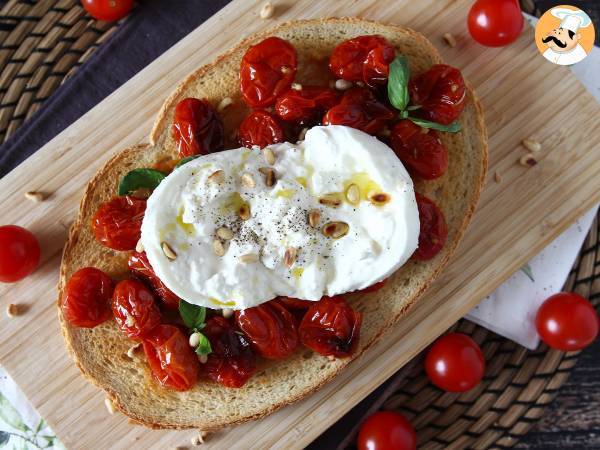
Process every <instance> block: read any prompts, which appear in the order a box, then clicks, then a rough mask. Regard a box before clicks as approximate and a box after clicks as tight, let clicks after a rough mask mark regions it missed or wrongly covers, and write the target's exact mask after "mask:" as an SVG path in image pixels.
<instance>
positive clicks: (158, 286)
mask: <svg viewBox="0 0 600 450" xmlns="http://www.w3.org/2000/svg"><path fill="white" fill-rule="evenodd" d="M127 264H128V265H129V270H130V272H131V274H132V275H133V276H135V277H137V278H139V279H141V280H143V281H145V282H146V283H148V285H150V286H151V287H152V289H153V291H154V293H155V294H156V295H157V296H158V297H159V298H160V299H161V300H162V301H163V303H164V304H165V306H166V307H167V308H169V309H177V308H179V297H177V295H175V294H174V293H173V292H171V291H170V290H169V288H168V287H166V286H165V284H164V283H163V282H162V281H161V280H160V278H158V276H157V275H156V274H155V273H154V269H153V268H152V266H151V265H150V261H148V257H147V256H146V253H145V252H142V253H138V252H133V253H132V254H131V256H130V257H129V260H128V261H127Z"/></svg>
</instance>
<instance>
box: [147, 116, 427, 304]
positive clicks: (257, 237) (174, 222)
mask: <svg viewBox="0 0 600 450" xmlns="http://www.w3.org/2000/svg"><path fill="white" fill-rule="evenodd" d="M269 148H270V149H271V150H272V151H273V153H274V154H275V157H276V161H275V164H274V165H273V166H269V165H268V164H267V163H266V162H265V158H264V156H263V154H262V152H261V151H260V150H258V149H252V150H249V149H244V148H242V149H235V150H227V151H223V152H219V153H213V154H210V155H206V156H202V157H199V158H197V159H195V160H193V161H191V162H189V163H187V164H185V165H183V166H181V167H179V168H177V169H175V170H174V171H173V173H171V174H170V175H169V176H168V177H167V178H166V179H165V180H163V182H162V183H161V184H160V185H159V186H158V187H157V188H156V189H155V191H154V192H153V194H152V196H151V197H150V198H149V199H148V205H147V209H146V214H145V217H144V221H143V224H142V244H143V246H144V249H145V251H146V253H147V255H148V259H149V261H150V264H152V267H153V268H154V270H155V272H156V274H157V275H158V276H159V278H160V279H161V280H162V281H163V282H164V283H165V285H166V286H167V287H168V288H169V289H171V290H172V291H173V292H174V293H175V294H177V295H178V296H180V297H181V298H182V299H184V300H185V301H187V302H189V303H194V304H197V305H202V306H206V307H209V308H223V307H226V308H232V309H244V308H249V307H252V306H256V305H259V304H261V303H263V302H266V301H268V300H271V299H273V298H274V297H276V296H278V295H282V296H289V297H295V298H300V299H307V300H319V299H320V298H321V297H322V296H323V295H336V294H341V293H345V292H349V291H354V290H357V289H362V288H365V287H367V286H370V285H372V284H374V283H376V282H378V281H381V280H382V279H384V278H386V277H388V276H390V275H391V274H392V273H393V272H394V271H395V270H397V269H398V268H399V267H400V266H401V265H402V264H404V263H405V262H406V261H407V260H408V258H409V257H410V256H411V255H412V253H413V252H414V250H415V249H416V248H417V242H418V236H419V215H418V210H417V204H416V200H415V194H414V189H413V183H412V180H411V179H410V177H409V175H408V173H407V172H406V170H405V168H404V167H403V165H402V163H401V162H400V161H399V160H398V158H397V157H396V155H395V154H394V152H393V151H392V150H391V149H390V148H389V147H388V146H387V145H385V144H384V143H382V142H381V141H379V140H377V139H376V138H374V137H372V136H369V135H368V134H366V133H363V132H361V131H358V130H355V129H353V128H348V127H344V126H327V127H315V128H312V129H311V130H309V131H308V132H307V134H306V139H305V140H304V141H301V142H298V143H297V144H290V143H283V144H277V145H271V146H270V147H269ZM264 167H271V168H272V169H274V171H275V174H276V181H275V184H274V185H273V186H267V185H266V183H265V178H266V177H265V175H264V173H262V172H261V171H260V170H259V169H261V168H264ZM217 171H222V172H218V173H217V174H216V175H213V174H215V172H217ZM263 172H264V170H263ZM244 174H248V175H249V176H250V177H251V178H252V180H253V181H254V186H252V182H248V181H249V179H248V176H246V177H245V178H246V183H243V182H242V175H244ZM211 175H212V177H211ZM221 175H222V179H221V180H219V177H220V176H221ZM209 177H211V178H210V179H209ZM211 180H212V181H211ZM215 181H221V182H220V183H218V182H215ZM248 185H250V186H248ZM351 185H355V186H356V188H354V187H353V188H352V189H353V190H354V192H356V189H357V188H358V192H360V194H361V199H360V202H359V203H358V204H352V203H351V202H350V201H348V200H347V198H346V197H347V196H346V192H347V190H348V187H349V186H351ZM370 192H381V193H385V194H387V195H388V196H390V200H389V201H388V202H387V203H385V204H384V205H375V204H373V203H372V202H371V201H370V200H369V198H368V196H369V195H368V194H369V193H370ZM331 193H335V195H337V197H338V198H340V199H342V202H341V205H340V206H339V207H332V206H327V205H324V204H321V203H320V201H319V200H320V199H321V198H323V195H325V194H331ZM350 198H352V197H351V196H350ZM242 206H243V207H248V208H249V211H250V218H249V219H247V220H242V219H241V218H240V216H239V209H240V207H242ZM314 209H316V210H318V211H319V212H320V215H321V218H320V221H319V225H318V227H316V228H313V227H311V226H310V225H309V223H308V221H307V216H308V214H309V211H311V210H314ZM242 215H243V214H242ZM329 222H344V223H345V224H347V225H348V233H347V234H346V235H345V236H343V237H341V238H338V239H333V238H332V237H328V236H325V235H324V234H323V232H322V227H323V226H324V225H325V224H327V223H329ZM220 227H226V228H227V229H228V230H231V231H232V234H233V238H232V239H229V240H223V239H220V238H219V237H218V236H217V230H218V229H219V228H220ZM215 240H217V241H219V243H221V244H223V247H224V249H225V253H224V255H223V256H218V255H217V254H216V253H215V250H214V241H215ZM163 243H166V244H167V245H168V246H169V247H170V248H171V249H172V250H173V251H174V252H175V253H176V254H177V257H176V258H175V259H174V260H171V259H169V258H167V257H166V256H165V253H164V251H163V249H162V245H163ZM286 249H293V250H295V251H296V253H297V256H296V259H295V261H293V265H292V266H291V267H288V265H289V264H288V265H286V263H285V261H284V259H285V252H286ZM217 253H218V252H217ZM288 262H289V261H288Z"/></svg>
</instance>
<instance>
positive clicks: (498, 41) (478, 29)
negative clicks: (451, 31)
mask: <svg viewBox="0 0 600 450" xmlns="http://www.w3.org/2000/svg"><path fill="white" fill-rule="evenodd" d="M467 22H468V25H469V33H471V36H472V37H473V39H475V40H476V41H477V42H479V43H480V44H483V45H487V46H488V47H501V46H503V45H508V44H510V43H511V42H513V41H515V40H516V39H517V38H518V37H519V35H520V34H521V31H523V15H522V14H521V7H520V6H519V1H518V0H477V1H476V2H475V3H473V6H471V9H470V10H469V18H468V21H467Z"/></svg>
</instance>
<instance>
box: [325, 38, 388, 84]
mask: <svg viewBox="0 0 600 450" xmlns="http://www.w3.org/2000/svg"><path fill="white" fill-rule="evenodd" d="M395 56H396V51H395V50H394V47H393V46H392V44H390V43H389V42H388V41H387V39H385V38H384V37H383V36H378V35H373V36H358V37H356V38H353V39H349V40H347V41H344V42H342V43H341V44H339V45H337V46H336V47H335V48H334V49H333V52H332V53H331V57H330V58H329V68H330V69H331V71H332V72H333V73H334V75H335V76H336V77H338V78H342V79H344V80H348V81H364V82H365V83H366V84H367V85H369V86H376V85H378V84H385V83H386V81H387V77H388V72H389V64H390V63H391V62H392V61H393V60H394V57H395Z"/></svg>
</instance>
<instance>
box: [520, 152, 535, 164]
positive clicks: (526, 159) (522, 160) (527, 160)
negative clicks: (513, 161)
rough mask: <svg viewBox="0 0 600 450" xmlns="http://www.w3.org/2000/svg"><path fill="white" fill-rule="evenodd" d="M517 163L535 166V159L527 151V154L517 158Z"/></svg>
mask: <svg viewBox="0 0 600 450" xmlns="http://www.w3.org/2000/svg"><path fill="white" fill-rule="evenodd" d="M519 163H520V164H521V165H522V166H535V165H536V164H537V161H536V159H535V158H534V157H533V155H532V154H531V153H528V154H527V155H523V156H521V158H520V159H519Z"/></svg>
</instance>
